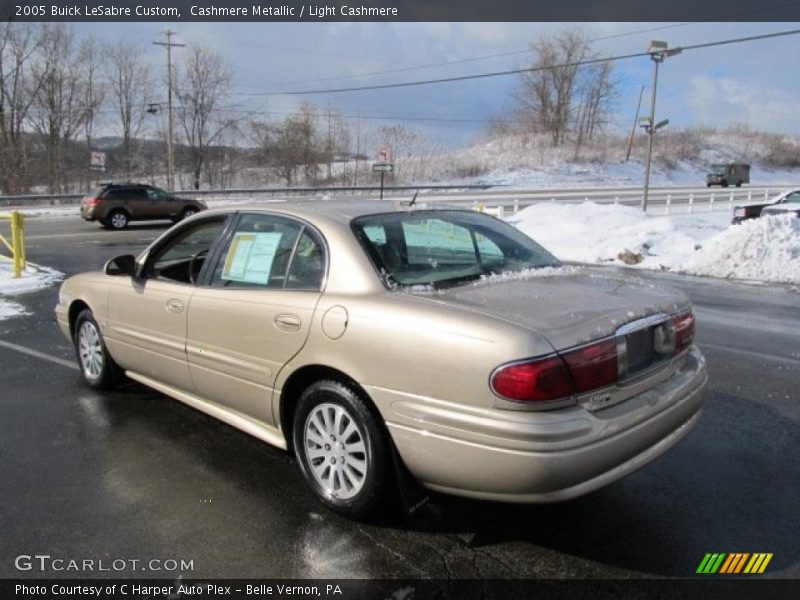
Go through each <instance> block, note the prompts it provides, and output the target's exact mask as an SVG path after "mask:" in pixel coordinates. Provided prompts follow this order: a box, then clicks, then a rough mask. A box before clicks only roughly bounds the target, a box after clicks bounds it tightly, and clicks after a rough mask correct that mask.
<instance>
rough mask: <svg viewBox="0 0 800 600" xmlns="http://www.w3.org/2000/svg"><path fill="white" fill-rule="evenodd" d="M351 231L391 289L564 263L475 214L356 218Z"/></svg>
mask: <svg viewBox="0 0 800 600" xmlns="http://www.w3.org/2000/svg"><path fill="white" fill-rule="evenodd" d="M352 227H353V231H354V232H355V234H356V237H357V238H358V240H359V241H360V242H361V245H362V246H363V247H364V250H365V251H366V252H367V254H368V255H369V258H370V260H371V261H372V263H373V264H374V265H375V268H376V269H377V270H378V272H379V273H380V274H381V276H382V277H383V279H384V281H385V282H386V284H387V285H389V287H395V286H415V285H431V286H434V287H443V286H448V285H455V284H458V283H460V282H463V281H469V280H472V279H478V278H480V277H481V276H483V275H493V274H502V273H513V272H519V271H524V270H526V269H538V268H542V267H554V266H558V265H559V262H558V260H557V259H556V258H555V257H554V256H553V255H552V254H550V253H549V252H548V251H547V250H545V249H544V248H542V247H541V246H540V245H539V244H537V243H536V242H534V241H533V240H532V239H530V238H529V237H527V236H526V235H524V234H523V233H521V232H520V231H518V230H517V229H516V228H514V227H512V226H511V225H508V224H507V223H504V222H503V221H500V220H498V219H494V218H492V217H489V216H487V215H483V214H481V213H478V212H475V211H466V210H465V211H459V210H453V211H449V210H435V211H424V210H423V211H409V212H397V213H386V214H379V215H370V216H366V217H360V218H358V219H355V220H354V221H353V223H352Z"/></svg>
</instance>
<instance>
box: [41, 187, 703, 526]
mask: <svg viewBox="0 0 800 600" xmlns="http://www.w3.org/2000/svg"><path fill="white" fill-rule="evenodd" d="M56 314H57V317H58V323H59V325H60V327H61V329H62V330H63V332H64V334H65V335H66V336H68V337H69V339H70V340H72V341H73V342H74V344H75V349H76V353H77V356H78V359H79V361H80V365H81V370H82V373H83V377H84V378H85V380H86V382H87V383H88V384H89V385H90V386H92V387H96V388H105V387H109V386H111V385H113V384H114V383H115V382H116V381H118V379H119V377H120V375H121V374H122V373H123V372H124V373H125V374H127V376H128V377H130V378H132V379H134V380H136V381H139V382H141V383H144V384H145V385H147V386H150V387H152V388H154V389H156V390H159V391H161V392H163V393H165V394H167V395H169V396H172V397H173V398H177V399H178V400H181V401H182V402H185V403H186V404H188V405H190V406H193V407H195V408H197V409H199V410H201V411H204V412H206V413H208V414H210V415H213V416H214V417H217V418H219V419H221V420H222V421H225V422H226V423H229V424H231V425H233V426H234V427H238V428H239V429H241V430H243V431H245V432H247V433H250V434H252V435H254V436H256V437H258V438H260V439H262V440H264V441H266V442H269V443H270V444H274V445H275V446H279V447H281V448H286V449H288V450H290V451H291V452H294V453H295V455H296V456H297V462H298V464H299V466H300V469H301V470H302V473H303V475H304V476H305V478H306V480H307V481H308V483H309V485H310V487H311V489H312V490H313V491H314V492H315V493H316V494H317V495H318V496H319V498H320V499H321V500H322V502H323V503H325V504H326V505H327V506H329V507H330V508H332V509H334V510H336V511H338V512H341V513H344V514H347V515H349V516H352V517H364V516H367V515H370V514H374V513H375V512H376V511H378V510H379V509H380V508H381V507H382V506H383V502H384V500H386V499H391V498H392V497H396V496H397V489H398V488H397V486H396V479H397V474H398V471H400V470H402V472H403V474H404V476H403V478H404V479H408V477H407V474H408V473H410V474H411V475H413V477H414V478H415V479H416V481H417V482H419V483H421V484H422V486H424V487H426V488H428V489H431V490H438V491H442V492H447V493H451V494H458V495H463V496H471V497H475V498H485V499H493V500H502V501H511V502H551V501H557V500H563V499H567V498H572V497H575V496H578V495H581V494H585V493H587V492H590V491H592V490H595V489H597V488H599V487H601V486H603V485H606V484H608V483H610V482H612V481H614V480H616V479H618V478H620V477H622V476H624V475H626V474H628V473H630V472H632V471H634V470H635V469H638V468H639V467H641V466H642V465H644V464H645V463H647V462H648V461H650V460H652V459H653V458H655V457H656V456H658V455H659V454H661V453H662V452H663V451H665V450H666V449H667V448H669V447H670V446H672V445H673V444H674V443H675V442H677V441H678V440H679V439H680V438H682V437H683V436H684V435H685V434H686V433H687V431H688V430H689V429H690V428H691V427H692V425H694V423H695V422H696V421H697V419H698V415H699V411H700V408H701V404H702V391H703V388H704V386H705V383H706V380H707V376H706V369H705V361H704V359H703V357H702V355H701V354H700V352H699V351H698V350H697V348H696V347H695V346H694V345H693V336H694V316H693V314H692V311H691V307H690V305H689V303H688V301H687V299H686V298H685V297H684V296H683V295H682V294H681V293H678V292H675V291H672V290H669V289H659V288H656V287H653V286H650V285H644V284H642V283H641V282H639V281H638V280H635V279H626V278H624V277H623V276H621V275H617V274H613V273H610V272H609V271H607V270H602V269H592V268H588V267H580V268H578V267H564V266H561V265H560V264H559V263H558V261H557V260H556V259H555V258H554V257H553V256H551V255H550V254H549V253H548V252H547V251H546V250H544V249H543V248H542V247H540V246H539V245H538V244H536V243H535V242H534V241H533V240H531V239H530V238H528V237H526V236H525V235H523V234H522V233H520V232H519V231H518V230H516V229H515V228H514V227H512V226H511V225H508V224H506V223H504V222H502V221H500V220H497V219H495V218H493V217H490V216H487V215H484V214H480V213H477V212H473V211H465V210H449V209H448V210H441V209H439V210H429V209H425V208H422V207H419V206H404V205H402V204H400V203H397V204H394V203H371V202H358V203H351V204H332V203H317V204H314V205H310V204H306V205H295V206H293V205H283V206H280V207H274V208H270V209H265V208H253V209H245V208H239V209H229V210H224V211H207V212H205V213H203V214H200V215H197V216H195V217H193V218H191V219H189V220H187V221H185V222H183V223H181V224H179V225H177V226H175V227H173V228H172V229H170V230H169V231H167V232H166V233H165V234H164V235H162V236H161V237H160V238H159V239H157V240H156V241H155V242H154V243H153V244H152V245H151V246H150V247H149V248H148V249H147V250H146V251H144V252H143V253H142V254H141V255H140V256H139V257H138V258H136V259H134V257H133V256H122V257H118V258H116V259H114V260H111V261H109V263H108V264H107V265H106V268H105V272H102V273H100V272H98V273H86V274H82V275H78V276H75V277H71V278H69V279H68V280H67V281H66V282H65V283H64V284H63V286H62V288H61V291H60V295H59V304H58V306H57V307H56Z"/></svg>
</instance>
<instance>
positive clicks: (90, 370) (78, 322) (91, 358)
mask: <svg viewBox="0 0 800 600" xmlns="http://www.w3.org/2000/svg"><path fill="white" fill-rule="evenodd" d="M73 341H74V345H75V354H76V355H77V357H78V364H79V365H80V368H81V375H83V379H84V381H85V382H86V383H87V384H88V385H89V386H90V387H93V388H96V389H108V388H110V387H113V386H114V384H115V383H116V382H117V381H118V380H119V378H120V376H121V374H122V369H120V368H119V366H118V365H117V363H115V362H114V359H113V358H111V356H110V355H109V354H108V350H107V349H106V344H105V341H104V340H103V335H102V334H101V333H100V327H99V326H98V325H97V321H95V319H94V315H93V314H92V311H91V310H89V309H86V310H84V311H82V312H81V313H80V314H79V315H78V318H77V319H75V337H74V340H73Z"/></svg>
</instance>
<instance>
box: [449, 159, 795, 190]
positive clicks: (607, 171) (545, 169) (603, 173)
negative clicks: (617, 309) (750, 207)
mask: <svg viewBox="0 0 800 600" xmlns="http://www.w3.org/2000/svg"><path fill="white" fill-rule="evenodd" d="M643 173H644V165H642V164H641V163H640V162H638V161H634V160H632V161H630V162H627V163H626V162H624V161H620V162H616V163H615V162H609V163H606V164H601V163H592V162H586V163H573V162H562V163H554V164H552V165H547V166H542V167H535V168H520V169H512V170H509V169H506V168H503V167H498V168H495V169H492V170H491V171H489V172H488V173H486V174H485V175H482V176H480V177H478V178H477V179H476V181H475V183H482V184H489V185H504V186H509V187H511V188H518V189H531V188H534V189H535V188H541V189H557V188H572V187H582V186H591V187H623V186H639V185H642V180H643V177H644V175H643ZM705 178H706V173H705V169H704V168H703V165H697V164H695V163H690V162H687V161H680V162H678V163H677V165H676V167H675V168H674V169H664V168H663V167H660V166H656V167H655V168H654V169H653V173H652V175H651V185H653V186H654V187H655V186H669V185H684V186H695V187H703V186H705V181H706V179H705ZM799 179H800V172H798V171H797V170H794V169H775V170H767V169H764V168H759V167H758V166H754V167H753V170H752V172H751V177H750V181H751V182H752V184H753V185H762V186H763V185H775V186H791V185H793V182H794V183H796V182H797V181H798V180H799ZM454 183H458V182H454Z"/></svg>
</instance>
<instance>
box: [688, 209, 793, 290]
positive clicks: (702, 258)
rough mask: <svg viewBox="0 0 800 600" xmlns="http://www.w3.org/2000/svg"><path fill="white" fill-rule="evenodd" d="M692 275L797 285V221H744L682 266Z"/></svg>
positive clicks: (785, 218)
mask: <svg viewBox="0 0 800 600" xmlns="http://www.w3.org/2000/svg"><path fill="white" fill-rule="evenodd" d="M682 270H683V271H685V272H687V273H693V274H695V275H709V276H712V277H727V278H731V279H750V280H755V281H769V282H787V283H800V219H798V218H796V217H795V216H794V215H780V216H775V217H767V218H763V219H755V220H752V221H745V222H744V223H742V224H741V225H739V226H737V227H731V228H729V229H728V230H727V231H725V232H723V233H721V234H720V235H718V236H716V237H714V238H713V239H712V240H711V241H710V242H709V243H708V244H706V245H705V246H704V247H703V249H702V250H700V251H699V252H695V253H694V254H693V255H692V257H691V258H690V259H689V260H688V261H687V262H686V264H685V265H684V266H683V269H682Z"/></svg>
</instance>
